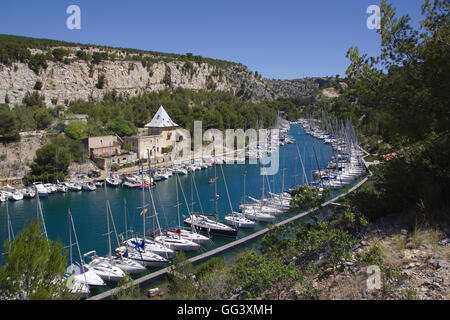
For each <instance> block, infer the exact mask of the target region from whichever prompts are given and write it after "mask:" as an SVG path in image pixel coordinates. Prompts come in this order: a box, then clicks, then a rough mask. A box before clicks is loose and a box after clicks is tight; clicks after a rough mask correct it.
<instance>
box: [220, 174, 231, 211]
mask: <svg viewBox="0 0 450 320" xmlns="http://www.w3.org/2000/svg"><path fill="white" fill-rule="evenodd" d="M220 170H221V171H222V177H223V182H224V183H225V190H226V191H227V197H228V203H229V204H230V210H231V213H233V205H232V204H231V199H230V194H229V193H228V186H227V180H225V174H224V173H223V168H222V165H220Z"/></svg>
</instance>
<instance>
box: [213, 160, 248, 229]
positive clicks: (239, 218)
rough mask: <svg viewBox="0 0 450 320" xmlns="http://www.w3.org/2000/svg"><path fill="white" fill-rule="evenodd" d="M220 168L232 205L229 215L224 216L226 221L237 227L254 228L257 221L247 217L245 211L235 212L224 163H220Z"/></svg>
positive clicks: (229, 202) (229, 201)
mask: <svg viewBox="0 0 450 320" xmlns="http://www.w3.org/2000/svg"><path fill="white" fill-rule="evenodd" d="M220 169H221V170H222V177H223V182H224V183H225V190H226V191H227V196H228V204H229V205H230V211H231V213H229V214H228V215H226V216H225V218H223V220H224V222H225V223H227V224H230V225H232V226H235V227H236V228H254V227H255V226H256V222H255V221H252V220H250V219H247V218H246V217H245V216H244V214H243V213H241V212H235V211H234V210H233V206H232V204H231V199H230V194H229V192H228V186H227V181H226V179H225V174H224V173H223V168H222V165H220ZM244 197H245V173H244Z"/></svg>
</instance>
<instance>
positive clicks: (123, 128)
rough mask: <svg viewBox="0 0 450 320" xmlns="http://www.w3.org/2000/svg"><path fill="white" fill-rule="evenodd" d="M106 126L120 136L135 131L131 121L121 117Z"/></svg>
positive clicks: (129, 134)
mask: <svg viewBox="0 0 450 320" xmlns="http://www.w3.org/2000/svg"><path fill="white" fill-rule="evenodd" d="M106 128H107V130H110V131H112V132H114V133H115V134H117V135H118V136H120V137H123V136H132V135H134V134H136V132H137V130H136V127H135V126H134V125H133V124H132V123H130V122H129V121H126V120H124V119H122V118H117V119H114V120H113V121H111V123H109V124H108V125H107V126H106Z"/></svg>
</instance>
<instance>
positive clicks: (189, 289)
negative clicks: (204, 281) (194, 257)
mask: <svg viewBox="0 0 450 320" xmlns="http://www.w3.org/2000/svg"><path fill="white" fill-rule="evenodd" d="M193 274H194V267H193V266H192V264H191V263H190V262H188V261H187V259H186V256H185V254H184V252H183V251H179V252H177V254H176V256H175V258H174V260H173V264H172V266H171V267H170V269H169V271H168V273H167V276H166V279H167V282H168V286H167V292H168V294H169V295H170V297H171V298H172V299H176V300H191V299H194V297H195V280H194V278H193V277H192V276H193Z"/></svg>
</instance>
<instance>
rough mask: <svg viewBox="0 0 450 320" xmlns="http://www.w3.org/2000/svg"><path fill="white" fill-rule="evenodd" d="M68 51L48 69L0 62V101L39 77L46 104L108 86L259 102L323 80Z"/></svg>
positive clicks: (299, 93)
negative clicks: (97, 58) (224, 94)
mask: <svg viewBox="0 0 450 320" xmlns="http://www.w3.org/2000/svg"><path fill="white" fill-rule="evenodd" d="M66 49H67V50H69V51H71V52H72V54H71V55H70V56H69V58H70V61H69V63H63V62H55V61H51V60H49V61H47V67H46V68H45V69H41V70H40V71H39V72H38V73H36V72H35V71H33V70H31V69H30V68H29V66H28V65H27V64H25V63H21V62H15V63H12V64H11V65H4V64H0V103H3V101H5V96H6V95H7V96H8V100H9V104H10V106H14V105H15V104H20V103H22V99H23V97H24V96H25V94H26V93H27V92H29V91H33V90H35V85H36V82H38V81H40V82H41V83H42V86H41V88H40V94H41V95H43V96H44V97H45V102H46V104H47V106H48V107H53V106H55V105H57V104H66V103H67V102H69V101H73V100H77V99H83V100H88V99H95V100H97V99H101V98H102V97H103V95H104V94H105V93H107V92H110V91H112V90H115V91H116V92H117V93H118V94H122V95H123V96H125V97H131V96H135V95H138V94H141V93H143V92H151V91H158V90H162V89H175V88H178V87H181V88H185V89H193V90H201V89H203V90H220V91H228V92H232V93H233V94H234V95H236V96H238V97H241V98H243V99H245V100H249V101H252V102H258V101H262V100H273V99H276V98H279V97H304V96H310V95H314V94H316V93H317V89H318V88H319V86H320V83H321V81H325V79H322V78H310V79H297V80H273V79H264V78H262V77H261V76H259V75H257V74H256V73H254V72H252V71H251V70H249V69H248V68H247V67H245V66H243V65H241V64H236V63H223V64H221V65H220V66H219V65H213V64H209V63H207V62H191V61H190V62H186V61H184V60H176V59H173V60H171V61H167V60H164V59H162V58H161V59H159V58H158V57H155V56H151V55H149V57H151V58H152V59H153V60H152V62H153V63H148V64H147V63H142V62H141V61H139V60H133V59H132V58H129V59H128V60H126V59H124V57H122V56H120V51H118V52H117V56H118V59H116V60H112V59H110V60H103V61H101V62H99V63H97V64H94V63H93V62H90V61H85V60H82V59H77V58H76V56H75V52H76V50H78V49H79V48H76V47H75V48H71V47H67V48H66ZM34 51H36V50H34ZM34 51H33V53H42V52H40V51H39V52H34ZM91 51H92V50H91ZM94 51H95V50H94ZM109 53H111V51H109ZM158 59H159V60H158Z"/></svg>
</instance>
